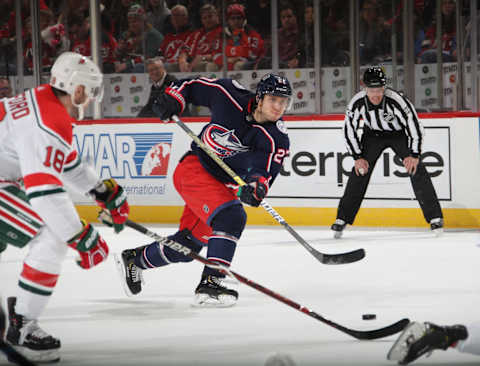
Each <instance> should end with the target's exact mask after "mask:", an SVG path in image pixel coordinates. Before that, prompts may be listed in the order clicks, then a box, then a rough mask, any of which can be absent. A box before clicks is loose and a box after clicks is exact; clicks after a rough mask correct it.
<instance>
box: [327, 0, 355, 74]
mask: <svg viewBox="0 0 480 366" xmlns="http://www.w3.org/2000/svg"><path fill="white" fill-rule="evenodd" d="M348 13H349V9H348V6H345V4H344V3H342V2H339V1H335V0H328V1H324V2H322V9H321V14H322V15H323V16H324V18H323V19H322V22H321V26H322V31H321V35H322V43H321V47H322V65H323V66H348V65H350V54H349V48H350V39H349V21H348V16H349V14H348Z"/></svg>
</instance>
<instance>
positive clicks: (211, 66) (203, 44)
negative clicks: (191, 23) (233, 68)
mask: <svg viewBox="0 0 480 366" xmlns="http://www.w3.org/2000/svg"><path fill="white" fill-rule="evenodd" d="M200 16H201V20H202V24H203V27H202V28H200V29H198V30H197V31H195V32H194V33H193V34H192V48H191V50H190V52H186V51H183V52H181V53H180V56H179V61H178V62H179V66H180V71H182V72H191V71H217V70H218V66H217V64H216V63H215V61H216V60H215V59H214V58H217V57H222V55H221V53H220V52H219V50H220V49H221V47H222V27H221V25H220V22H219V19H218V13H217V9H216V8H215V6H213V5H212V4H205V5H204V6H202V7H201V9H200Z"/></svg>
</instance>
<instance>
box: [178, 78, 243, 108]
mask: <svg viewBox="0 0 480 366" xmlns="http://www.w3.org/2000/svg"><path fill="white" fill-rule="evenodd" d="M194 83H199V84H203V85H207V86H212V87H215V88H218V89H220V91H221V92H222V93H223V94H225V95H226V96H227V98H228V99H230V101H231V102H232V103H233V105H234V106H235V107H236V108H237V109H238V110H239V111H241V112H243V108H242V106H241V105H240V103H238V102H237V101H236V100H235V98H233V97H232V95H231V94H230V93H229V92H228V91H227V90H226V89H225V88H224V87H223V86H221V85H220V84H217V83H212V82H208V81H206V80H204V79H203V78H202V79H192V80H189V81H186V82H184V83H182V85H180V87H179V88H178V91H179V92H182V90H183V88H184V87H185V86H187V85H190V84H194Z"/></svg>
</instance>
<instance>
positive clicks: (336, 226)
mask: <svg viewBox="0 0 480 366" xmlns="http://www.w3.org/2000/svg"><path fill="white" fill-rule="evenodd" d="M345 226H347V223H346V222H345V221H343V220H342V219H336V220H335V222H334V223H333V224H332V226H331V227H330V229H332V230H333V237H334V238H335V239H340V238H341V237H342V234H343V230H344V229H345Z"/></svg>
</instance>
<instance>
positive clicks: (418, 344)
mask: <svg viewBox="0 0 480 366" xmlns="http://www.w3.org/2000/svg"><path fill="white" fill-rule="evenodd" d="M467 336H468V333H467V329H466V328H465V327H464V326H463V325H453V326H449V327H440V326H438V325H435V324H433V323H417V322H412V323H410V324H409V325H408V326H407V327H406V328H405V329H404V330H403V332H402V334H400V336H399V337H398V339H397V341H396V342H395V343H394V344H393V346H392V348H391V349H390V351H389V352H388V355H387V359H388V360H391V361H398V364H399V365H406V364H408V363H410V362H412V361H415V360H416V359H417V358H419V357H421V356H423V355H424V354H431V353H432V352H433V351H434V350H436V349H442V350H446V349H447V348H449V347H451V346H452V345H454V344H455V343H456V342H458V341H459V340H462V339H466V338H467ZM427 356H428V355H427Z"/></svg>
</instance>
